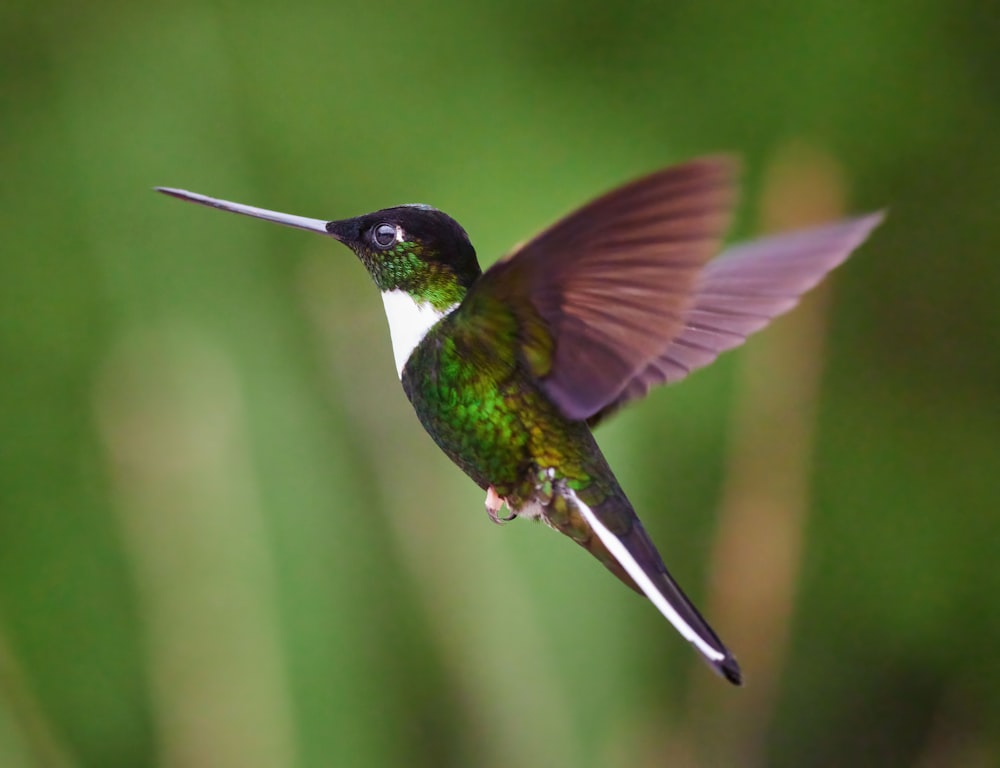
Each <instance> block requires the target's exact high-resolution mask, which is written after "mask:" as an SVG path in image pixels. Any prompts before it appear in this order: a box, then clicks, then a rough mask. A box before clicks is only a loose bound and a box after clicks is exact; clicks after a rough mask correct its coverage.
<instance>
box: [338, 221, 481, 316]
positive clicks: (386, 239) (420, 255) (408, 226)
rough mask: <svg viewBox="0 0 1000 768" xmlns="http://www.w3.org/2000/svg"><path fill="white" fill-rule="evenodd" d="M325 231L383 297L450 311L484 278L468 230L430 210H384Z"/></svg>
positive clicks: (340, 223)
mask: <svg viewBox="0 0 1000 768" xmlns="http://www.w3.org/2000/svg"><path fill="white" fill-rule="evenodd" d="M326 230H327V232H328V233H329V234H330V235H332V236H333V237H335V238H337V239H338V240H340V241H341V242H342V243H344V244H345V245H347V246H348V247H350V248H351V250H353V251H354V252H355V253H356V254H357V255H358V258H360V259H361V261H362V263H363V264H364V265H365V267H366V268H367V269H368V272H369V274H371V276H372V279H373V280H374V281H375V284H376V285H377V286H378V287H379V289H380V290H382V291H393V290H401V291H405V292H406V293H409V294H411V295H412V296H413V297H414V298H416V299H418V300H422V301H432V303H438V302H439V301H441V302H444V301H446V300H447V304H449V305H450V304H453V303H455V301H456V300H459V299H460V298H461V295H464V293H465V291H467V290H468V289H469V288H470V287H471V286H472V284H473V283H474V282H475V281H476V279H477V278H478V277H479V276H480V275H481V274H482V271H481V270H480V268H479V262H478V260H477V259H476V251H475V249H474V248H473V247H472V243H471V242H469V236H468V235H467V234H466V233H465V230H464V229H462V227H461V225H459V223H458V222H457V221H455V220H454V219H453V218H451V216H449V215H448V214H446V213H442V212H441V211H439V210H437V209H436V208H431V207H430V206H426V205H400V206H396V207H395V208H385V209H383V210H381V211H375V213H368V214H365V215H364V216H356V217H355V218H353V219H343V220H341V221H331V222H329V223H328V224H327V225H326Z"/></svg>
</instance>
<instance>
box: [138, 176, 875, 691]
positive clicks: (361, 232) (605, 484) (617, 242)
mask: <svg viewBox="0 0 1000 768" xmlns="http://www.w3.org/2000/svg"><path fill="white" fill-rule="evenodd" d="M736 176H737V171H736V163H735V162H734V161H733V160H732V159H730V158H727V157H707V158H700V159H695V160H691V161H688V162H685V163H683V164H680V165H677V166H674V167H669V168H666V169H663V170H660V171H658V172H655V173H652V174H650V175H648V176H645V177H642V178H639V179H637V180H635V181H632V182H631V183H628V184H625V185H624V186H621V187H619V188H617V189H615V190H613V191H611V192H608V193H606V194H604V195H603V196H601V197H598V198H596V199H595V200H593V201H591V202H590V203H588V204H586V205H584V206H583V207H582V208H579V209H578V210H576V211H574V212H573V213H570V214H569V215H567V216H565V217H564V218H562V219H561V220H560V221H558V222H557V223H555V224H554V225H552V226H551V227H549V228H548V229H546V230H544V231H543V232H541V233H540V234H539V235H537V236H536V237H534V238H533V239H531V240H529V241H527V242H526V243H524V244H523V245H520V246H518V247H516V248H514V249H513V250H512V251H511V252H510V253H508V254H507V255H506V256H504V257H502V258H501V259H500V260H499V261H497V262H496V263H494V264H493V265H492V266H491V267H490V268H489V269H487V270H486V271H485V272H483V271H482V269H481V268H480V266H479V262H478V260H477V257H476V251H475V249H474V248H473V246H472V243H471V241H470V239H469V236H468V235H467V234H466V232H465V230H464V229H463V228H462V227H461V225H459V223H458V222H457V221H455V219H453V218H451V217H450V216H449V215H447V214H446V213H443V212H442V211H440V210H437V209H436V208H432V207H430V206H428V205H399V206H395V207H391V208H384V209H382V210H379V211H375V212H374V213H367V214H364V215H362V216H356V217H354V218H348V219H340V220H334V221H327V220H323V219H312V218H306V217H303V216H293V215H290V214H285V213H279V212H276V211H271V210H266V209H262V208H256V207H253V206H249V205H243V204H240V203H234V202H230V201H227V200H220V199H217V198H213V197H207V196H205V195H201V194H197V193H194V192H188V191H186V190H181V189H172V188H167V187H156V189H157V190H158V191H159V192H163V193H164V194H167V195H171V196H173V197H176V198H180V199H181V200H186V201H189V202H193V203H199V204H201V205H206V206H211V207H213V208H218V209H220V210H223V211H230V212H232V213H239V214H243V215H246V216H252V217H254V218H258V219H264V220H266V221H272V222H275V223H277V224H283V225H285V226H290V227H297V228H299V229H304V230H308V231H310V232H318V233H320V234H323V235H327V236H329V237H332V238H333V239H334V240H338V241H340V242H341V243H343V244H344V245H346V246H347V247H348V248H350V249H351V250H352V251H353V252H354V253H355V254H356V256H357V257H358V259H359V260H360V261H361V263H362V264H363V265H364V266H365V268H366V269H367V271H368V274H369V275H370V276H371V279H372V280H373V281H374V283H375V285H376V286H377V288H378V289H379V291H380V292H381V295H382V302H383V305H384V307H385V313H386V316H387V318H388V323H389V331H390V336H391V339H392V352H393V357H394V360H395V365H396V372H397V373H398V375H399V378H400V381H401V383H402V386H403V390H404V392H405V393H406V396H407V398H408V399H409V401H410V403H411V404H412V405H413V408H414V410H415V411H416V415H417V417H418V419H419V420H420V423H421V424H422V425H423V426H424V428H425V429H426V430H427V432H428V433H429V435H430V436H431V438H432V439H433V440H434V442H435V443H437V445H438V446H439V447H440V448H441V450H443V451H444V453H445V454H447V455H448V457H449V458H451V460H452V461H453V462H454V463H455V464H457V465H458V466H459V467H460V468H461V469H462V470H463V471H464V472H465V473H466V474H467V475H468V476H469V477H470V478H471V479H472V480H473V481H475V482H476V484H478V485H479V487H480V488H481V489H482V490H484V491H485V492H486V501H485V506H486V512H487V514H488V515H489V518H490V519H491V520H493V521H494V522H497V523H500V522H506V521H509V520H511V519H513V518H514V517H523V518H528V519H533V520H540V521H542V522H543V523H545V524H547V525H548V526H549V527H551V528H554V529H555V530H557V531H559V532H561V533H563V534H565V535H567V536H568V537H569V538H571V539H572V540H573V541H575V542H576V543H577V544H579V545H581V546H582V547H583V548H584V549H586V550H587V551H589V552H590V553H591V554H592V555H593V556H594V557H596V558H597V559H598V560H599V561H600V562H601V563H603V564H604V565H605V566H606V567H607V568H608V569H609V570H610V571H611V572H612V573H613V574H614V575H615V576H617V577H618V578H619V579H621V581H623V582H624V583H625V584H626V585H628V586H629V587H631V588H632V589H634V590H635V591H637V592H638V593H640V594H641V595H644V596H645V597H647V598H648V599H649V600H650V601H651V602H652V603H653V605H654V606H655V607H656V608H657V609H658V610H659V612H660V613H662V614H663V616H664V617H665V618H666V619H667V620H669V621H670V623H671V624H673V626H674V627H675V628H676V629H677V631H678V632H679V633H680V634H681V636H682V637H684V638H685V639H686V640H688V641H689V642H690V643H691V644H692V645H693V646H694V647H695V649H696V650H697V651H698V652H699V653H700V654H701V656H702V657H703V658H704V659H705V660H706V661H707V662H708V664H709V665H710V666H711V667H712V668H713V669H715V670H716V671H717V672H718V673H719V674H721V675H722V676H723V677H724V678H725V679H726V680H728V681H730V682H731V683H734V684H736V685H739V684H741V682H742V673H741V671H740V667H739V664H738V663H737V661H736V658H735V657H734V656H733V654H732V653H731V652H730V651H729V649H728V648H727V647H726V646H725V645H724V644H723V643H722V641H721V640H720V639H719V637H718V635H716V633H715V631H714V630H713V629H712V628H711V627H710V626H709V624H708V622H706V621H705V619H704V618H702V616H701V614H700V613H699V612H698V610H697V608H695V606H694V604H693V603H692V602H691V601H690V600H689V599H688V598H687V596H686V595H685V594H684V592H682V591H681V588H680V586H679V585H678V584H677V582H676V581H675V580H674V578H673V577H672V576H671V575H670V573H669V572H668V571H667V568H666V566H665V565H664V564H663V560H662V558H661V557H660V554H659V553H658V551H657V549H656V547H655V546H654V545H653V542H652V540H651V539H650V537H649V536H648V534H647V533H646V530H645V529H644V527H643V525H642V523H641V522H640V520H639V517H638V516H637V514H636V512H635V510H634V509H633V507H632V504H631V503H630V502H629V500H628V498H627V497H626V495H625V492H624V490H622V487H621V486H620V485H619V483H618V480H617V479H616V478H615V475H614V473H613V472H612V470H611V468H610V467H609V466H608V462H607V460H606V459H605V457H604V455H603V453H602V452H601V449H600V448H599V447H598V445H597V442H596V441H595V439H594V436H593V432H592V429H593V428H594V427H595V426H596V425H597V424H598V423H600V422H602V421H604V420H605V419H606V418H607V417H608V416H610V415H611V414H613V413H615V412H616V411H618V410H619V409H620V408H621V407H622V406H624V405H626V404H627V403H630V402H631V401H633V400H637V399H639V398H641V397H643V396H644V395H645V394H646V393H647V392H648V391H649V390H650V389H651V388H652V387H654V386H656V385H659V384H668V383H672V382H675V381H678V380H680V379H682V378H684V377H685V376H687V375H688V374H689V373H691V372H692V371H694V370H696V369H698V368H702V367H703V366H705V365H708V364H709V363H711V362H712V361H713V360H715V358H716V357H717V356H718V355H719V354H720V353H722V352H724V351H725V350H728V349H731V348H732V347H736V346H738V345H740V344H742V343H743V342H744V341H745V340H746V338H747V336H749V335H750V334H752V333H754V332H755V331H757V330H760V329H761V328H763V327H764V326H765V325H767V324H768V323H769V322H770V321H771V320H772V319H773V318H775V317H776V316H778V315H780V314H782V313H784V312H787V311H788V310H789V309H791V308H792V307H793V306H795V304H796V303H797V302H798V300H799V297H800V296H801V295H802V294H803V293H804V292H805V291H807V290H809V289H810V288H812V287H813V286H815V285H816V284H817V283H818V282H819V281H820V280H821V279H822V278H823V277H824V276H825V275H826V274H827V272H829V271H830V270H831V269H833V268H834V267H836V266H838V265H839V264H840V263H841V262H843V261H844V260H845V259H846V258H847V257H848V256H849V255H850V254H851V252H852V251H853V250H854V249H855V248H857V247H858V246H859V245H861V243H862V242H864V240H865V239H866V238H867V236H868V235H869V233H870V232H871V231H872V229H873V228H874V227H876V226H877V225H878V224H879V222H880V221H881V219H882V214H881V213H873V214H869V215H865V216H860V217H856V218H848V219H843V220H840V221H836V222H833V223H829V224H826V225H823V226H819V227H817V228H813V229H808V230H803V231H796V232H791V233H785V234H780V235H777V236H770V237H766V238H764V239H759V240H756V241H752V242H749V243H744V244H739V245H736V246H734V247H730V248H729V249H728V250H725V251H724V252H722V253H721V255H718V256H717V254H719V252H720V250H722V243H723V237H724V236H725V233H726V228H727V225H728V222H729V219H730V214H731V212H732V209H733V206H734V201H735V196H736V187H737V183H736ZM713 257H716V258H713ZM504 508H506V510H507V513H506V514H502V513H503V511H504Z"/></svg>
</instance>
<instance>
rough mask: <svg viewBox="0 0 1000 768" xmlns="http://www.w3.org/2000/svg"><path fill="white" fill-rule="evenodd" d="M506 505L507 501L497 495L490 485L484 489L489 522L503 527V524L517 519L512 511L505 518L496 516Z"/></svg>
mask: <svg viewBox="0 0 1000 768" xmlns="http://www.w3.org/2000/svg"><path fill="white" fill-rule="evenodd" d="M506 503H507V500H506V499H504V498H502V497H501V496H500V495H499V494H498V493H497V491H496V488H494V487H493V486H492V485H491V486H490V487H489V488H487V489H486V514H487V515H489V516H490V520H492V521H493V522H494V523H496V524H497V525H503V524H504V523H509V522H510V521H511V520H513V519H514V518H515V517H517V513H516V512H513V511H511V512H510V514H509V515H507V517H500V515H499V514H497V513H498V512H499V511H500V510H501V509H503V508H504V505H505V504H506Z"/></svg>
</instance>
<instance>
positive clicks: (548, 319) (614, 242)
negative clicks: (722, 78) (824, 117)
mask: <svg viewBox="0 0 1000 768" xmlns="http://www.w3.org/2000/svg"><path fill="white" fill-rule="evenodd" d="M735 176H736V167H735V163H734V162H733V161H732V160H730V159H728V158H707V159H701V160H695V161H692V162H689V163H685V164H683V165H679V166H676V167H674V168H669V169H666V170H663V171H660V172H658V173H654V174H652V175H650V176H646V177H644V178H642V179H639V180H637V181H634V182H632V183H631V184H627V185H626V186H624V187H621V188H619V189H617V190H614V191H612V192H610V193H608V194H606V195H604V196H603V197H600V198H598V199H597V200H594V201H593V202H591V203H589V204H587V205H586V206H584V207H583V208H581V209H579V210H578V211H576V212H574V213H572V214H570V215H569V216H567V217H566V218H564V219H562V220H561V221H559V222H558V223H557V224H555V225H554V226H553V227H551V228H549V229H547V230H545V231H544V232H542V233H541V234H540V235H538V236H537V237H536V238H534V239H533V240H531V241H530V242H528V243H527V244H525V245H524V246H522V247H521V248H519V249H518V250H516V251H515V252H514V253H512V254H511V255H510V256H508V257H507V258H506V259H504V260H502V261H500V262H498V263H497V264H495V265H494V266H493V267H492V268H490V269H489V270H488V271H487V272H486V273H485V274H484V275H483V277H482V278H481V279H480V280H479V281H478V282H477V283H476V285H475V286H474V287H473V289H472V293H471V294H470V296H469V298H468V299H467V301H468V302H469V304H472V305H475V304H477V303H478V302H483V301H486V302H487V303H489V301H490V300H496V301H498V302H502V303H503V305H504V306H506V307H508V308H510V309H511V310H512V311H514V312H515V314H516V315H517V321H518V328H519V334H520V339H519V341H520V351H521V352H522V354H523V356H524V359H525V360H526V361H527V363H528V365H529V367H530V368H531V370H532V373H534V375H535V376H536V377H537V378H538V379H539V381H540V382H541V384H542V386H543V388H544V389H545V391H546V393H547V394H548V395H549V397H551V398H552V400H553V401H554V402H555V403H556V404H557V405H558V406H559V408H560V410H562V412H563V413H564V414H565V415H566V416H567V417H569V418H571V419H579V420H582V419H586V418H587V417H589V416H592V415H593V414H595V413H597V412H598V411H600V410H601V409H602V408H604V407H605V406H607V405H608V404H609V403H612V402H615V401H616V400H617V399H618V398H619V397H620V396H621V393H622V388H623V387H625V385H626V384H628V383H629V382H630V381H632V380H633V379H634V377H635V376H636V374H637V372H639V371H642V370H644V369H645V368H646V367H647V366H648V365H649V363H650V361H651V360H653V359H654V358H655V357H656V356H657V355H658V354H660V353H661V352H662V351H663V350H664V349H665V348H666V347H667V346H668V345H669V344H670V342H671V341H672V340H673V339H675V338H676V337H677V336H678V334H680V333H681V332H682V331H683V329H684V319H685V317H686V316H687V314H688V310H689V309H690V307H691V303H692V301H693V299H694V296H695V288H696V285H697V281H698V276H699V274H700V273H701V271H702V268H703V266H704V264H705V262H706V261H708V259H709V258H711V256H712V255H713V254H715V253H717V252H718V249H719V247H720V245H721V239H722V236H723V234H724V232H725V229H726V225H727V223H728V220H729V214H730V211H731V209H732V206H733V202H734V198H735Z"/></svg>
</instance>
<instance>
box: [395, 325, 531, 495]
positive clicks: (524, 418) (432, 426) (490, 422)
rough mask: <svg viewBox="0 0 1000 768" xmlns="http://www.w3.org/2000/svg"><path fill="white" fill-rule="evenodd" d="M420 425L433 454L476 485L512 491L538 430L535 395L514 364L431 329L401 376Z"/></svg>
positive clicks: (525, 467) (527, 459)
mask: <svg viewBox="0 0 1000 768" xmlns="http://www.w3.org/2000/svg"><path fill="white" fill-rule="evenodd" d="M402 383H403V389H404V390H405V392H406V395H407V397H409V399H410V402H411V403H412V404H413V408H414V410H415V411H416V413H417V417H418V418H419V419H420V422H421V424H423V426H424V428H425V429H426V430H427V432H428V433H429V434H430V436H431V437H432V438H433V439H434V441H435V442H436V443H437V444H438V446H440V448H441V449H442V450H443V451H444V452H445V453H446V454H447V455H448V456H449V457H450V458H451V459H452V461H454V462H455V463H456V464H457V465H458V466H459V467H461V468H462V470H463V471H465V472H466V474H468V475H469V476H470V477H472V479H473V480H475V481H476V482H477V483H478V484H479V485H480V486H481V487H483V488H486V487H487V486H490V485H493V486H495V487H497V488H498V489H506V490H507V491H509V492H513V491H514V490H515V486H517V485H518V484H519V483H520V482H521V479H522V478H523V476H524V473H525V471H526V469H527V467H528V466H529V465H530V464H531V462H532V457H533V454H534V452H535V451H534V449H535V445H536V444H537V442H538V438H539V437H540V436H541V435H542V434H543V432H544V429H542V425H541V424H540V423H539V419H538V418H537V399H538V393H537V390H536V389H535V388H534V387H533V386H532V385H531V383H530V382H527V381H524V380H523V379H522V378H521V377H520V376H519V375H518V371H517V370H516V368H515V366H513V365H504V364H502V363H500V362H499V361H498V357H497V356H494V358H493V359H492V360H490V359H485V356H484V354H483V353H482V351H481V350H476V349H469V348H467V347H463V345H462V343H461V341H458V340H456V339H454V338H450V337H449V336H448V335H447V334H444V333H438V332H435V331H432V332H431V333H429V334H428V335H427V336H426V338H424V339H423V341H422V342H421V343H420V344H419V345H418V346H417V348H416V349H415V350H414V352H413V354H412V355H411V356H410V359H409V360H408V361H407V363H406V365H405V367H404V369H403V375H402Z"/></svg>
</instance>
